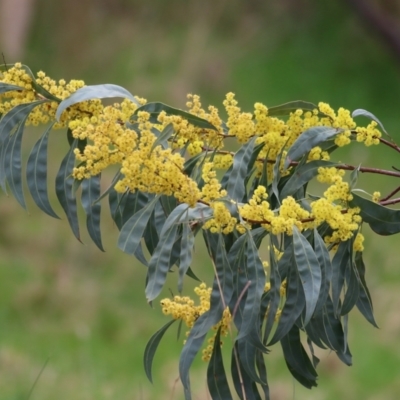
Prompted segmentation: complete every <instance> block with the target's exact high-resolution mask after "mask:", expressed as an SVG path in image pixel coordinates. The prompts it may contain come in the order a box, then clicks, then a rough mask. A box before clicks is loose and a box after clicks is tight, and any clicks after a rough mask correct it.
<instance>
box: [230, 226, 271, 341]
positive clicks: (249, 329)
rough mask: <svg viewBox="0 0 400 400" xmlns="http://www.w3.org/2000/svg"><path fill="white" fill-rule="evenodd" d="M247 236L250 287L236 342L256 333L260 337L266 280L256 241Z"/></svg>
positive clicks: (247, 267)
mask: <svg viewBox="0 0 400 400" xmlns="http://www.w3.org/2000/svg"><path fill="white" fill-rule="evenodd" d="M246 235H248V240H247V264H246V269H247V278H248V280H249V281H250V286H249V288H248V290H247V296H246V302H245V304H244V307H243V321H242V325H241V327H240V330H239V332H238V336H237V338H236V340H240V339H243V338H245V337H246V336H248V335H253V334H254V333H256V336H258V335H259V332H258V324H257V322H258V318H259V312H260V305H261V297H262V295H263V293H264V287H265V280H266V277H265V271H264V266H263V264H262V262H261V260H260V256H259V254H258V250H257V247H256V245H255V243H254V239H253V237H252V236H251V235H250V234H249V233H248V232H247V233H246ZM254 331H256V332H254Z"/></svg>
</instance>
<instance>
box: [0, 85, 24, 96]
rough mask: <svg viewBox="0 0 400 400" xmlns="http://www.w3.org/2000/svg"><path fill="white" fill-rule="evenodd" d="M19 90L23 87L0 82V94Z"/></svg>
mask: <svg viewBox="0 0 400 400" xmlns="http://www.w3.org/2000/svg"><path fill="white" fill-rule="evenodd" d="M21 90H25V88H23V87H21V86H17V85H10V84H9V83H4V82H0V94H3V93H7V92H14V91H21Z"/></svg>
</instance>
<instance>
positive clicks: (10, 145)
mask: <svg viewBox="0 0 400 400" xmlns="http://www.w3.org/2000/svg"><path fill="white" fill-rule="evenodd" d="M27 118H28V116H26V117H25V119H23V120H22V121H21V122H20V124H19V125H18V128H17V130H16V132H15V133H14V134H13V135H12V136H10V138H9V139H8V141H7V145H6V146H5V157H4V170H5V176H6V179H7V182H8V185H9V187H10V189H11V192H12V193H13V195H14V197H15V198H16V199H17V201H18V203H19V204H21V206H22V207H23V208H24V209H26V204H25V198H24V192H23V189H22V168H21V142H22V134H23V133H24V128H25V122H26V119H27Z"/></svg>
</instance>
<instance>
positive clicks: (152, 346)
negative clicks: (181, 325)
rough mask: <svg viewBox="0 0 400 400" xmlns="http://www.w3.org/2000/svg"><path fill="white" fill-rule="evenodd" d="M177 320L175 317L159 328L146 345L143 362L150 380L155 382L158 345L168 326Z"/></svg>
mask: <svg viewBox="0 0 400 400" xmlns="http://www.w3.org/2000/svg"><path fill="white" fill-rule="evenodd" d="M175 321H176V320H175V319H173V320H171V321H169V322H167V323H166V324H165V325H164V326H163V327H162V328H161V329H159V330H158V331H157V332H156V333H155V334H154V335H153V336H152V337H151V338H150V340H149V341H148V343H147V345H146V349H145V350H144V357H143V364H144V372H145V373H146V376H147V378H148V380H149V381H150V382H151V383H153V376H152V372H151V370H152V366H153V359H154V356H155V354H156V351H157V348H158V345H159V344H160V341H161V339H162V337H163V336H164V333H165V332H166V331H167V330H168V328H169V327H170V326H171V325H172V324H173V323H174V322H175Z"/></svg>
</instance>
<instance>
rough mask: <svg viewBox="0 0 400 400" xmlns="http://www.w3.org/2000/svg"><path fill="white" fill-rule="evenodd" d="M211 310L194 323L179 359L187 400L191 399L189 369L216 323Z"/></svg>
mask: <svg viewBox="0 0 400 400" xmlns="http://www.w3.org/2000/svg"><path fill="white" fill-rule="evenodd" d="M209 313H210V311H206V312H205V313H204V314H202V315H200V317H199V318H198V319H197V321H196V322H195V323H194V325H193V328H192V329H191V331H190V333H189V336H188V338H187V340H186V343H185V345H184V346H183V349H182V351H181V356H180V359H179V376H180V378H181V381H182V384H183V388H184V393H185V400H191V398H192V397H191V391H190V379H189V370H190V366H191V365H192V363H193V360H194V358H195V357H196V354H197V353H198V352H199V350H200V347H201V346H202V344H203V342H204V339H205V337H206V335H207V332H208V331H209V329H210V328H211V327H212V326H213V325H215V323H214V320H213V319H212V318H209V317H208V314H209Z"/></svg>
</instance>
